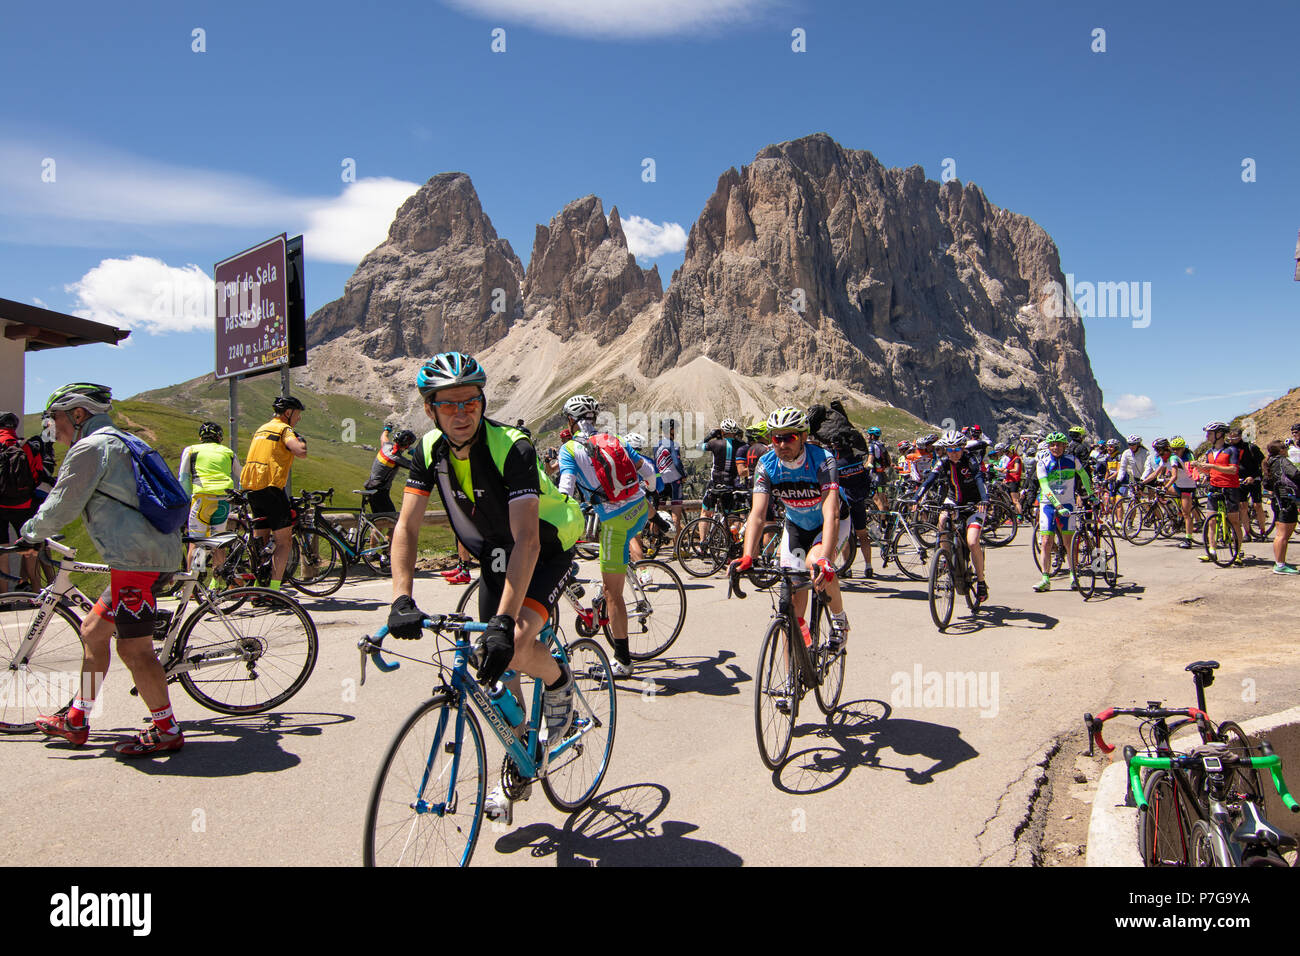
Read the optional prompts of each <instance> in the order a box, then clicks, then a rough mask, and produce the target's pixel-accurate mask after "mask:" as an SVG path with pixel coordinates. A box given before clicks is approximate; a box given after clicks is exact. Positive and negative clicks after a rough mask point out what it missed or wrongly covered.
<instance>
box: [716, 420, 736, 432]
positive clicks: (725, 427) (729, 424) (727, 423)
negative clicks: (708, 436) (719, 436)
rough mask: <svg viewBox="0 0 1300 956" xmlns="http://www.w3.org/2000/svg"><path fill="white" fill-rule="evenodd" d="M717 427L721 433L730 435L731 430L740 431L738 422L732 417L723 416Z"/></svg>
mask: <svg viewBox="0 0 1300 956" xmlns="http://www.w3.org/2000/svg"><path fill="white" fill-rule="evenodd" d="M718 429H719V431H721V432H722V433H723V434H726V435H730V434H732V433H733V432H738V431H740V422H738V421H736V420H735V419H734V418H724V419H723V420H722V424H720V425H719V426H718Z"/></svg>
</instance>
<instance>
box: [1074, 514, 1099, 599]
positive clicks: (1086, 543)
mask: <svg viewBox="0 0 1300 956" xmlns="http://www.w3.org/2000/svg"><path fill="white" fill-rule="evenodd" d="M1070 549H1071V551H1072V552H1073V553H1072V554H1071V555H1070V559H1071V560H1072V561H1073V562H1074V569H1075V573H1076V575H1077V576H1078V579H1079V593H1080V594H1082V595H1083V599H1084V600H1085V601H1086V600H1088V599H1089V598H1091V597H1092V596H1093V595H1094V594H1096V593H1097V561H1098V558H1099V554H1098V549H1097V547H1096V543H1095V542H1094V541H1093V540H1092V535H1091V534H1090V533H1088V532H1086V531H1080V532H1079V533H1078V534H1076V535H1075V536H1074V541H1073V542H1072V543H1071V545H1070Z"/></svg>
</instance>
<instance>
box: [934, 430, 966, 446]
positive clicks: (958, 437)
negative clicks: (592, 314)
mask: <svg viewBox="0 0 1300 956" xmlns="http://www.w3.org/2000/svg"><path fill="white" fill-rule="evenodd" d="M935 444H936V445H937V446H939V447H940V448H964V447H965V446H966V436H965V435H963V434H962V433H961V432H959V431H946V432H944V433H943V436H942V437H941V438H940V439H939V440H938V441H936V442H935Z"/></svg>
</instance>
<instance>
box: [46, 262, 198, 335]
mask: <svg viewBox="0 0 1300 956" xmlns="http://www.w3.org/2000/svg"><path fill="white" fill-rule="evenodd" d="M65 289H66V291H68V292H71V293H74V294H75V295H76V297H77V302H76V307H75V308H74V309H73V310H72V314H73V315H77V316H80V317H81V318H83V319H92V320H94V321H96V322H104V323H107V324H108V325H115V326H118V327H119V328H128V329H138V330H142V331H145V332H149V333H154V334H156V333H161V332H195V331H206V330H209V329H211V328H212V327H213V326H212V312H213V308H214V300H215V295H214V292H213V283H212V279H211V278H209V276H208V275H207V273H206V272H204V271H203V270H202V269H201V268H199V267H198V266H196V265H194V264H193V263H190V264H189V265H187V266H185V268H183V269H179V268H177V267H175V266H169V265H167V264H166V263H165V262H162V261H161V260H159V259H151V258H148V257H146V256H131V257H130V258H129V259H105V260H103V261H102V262H101V263H100V264H99V265H97V266H95V267H94V268H93V269H91V270H90V271H89V272H87V273H86V274H85V275H84V276H82V277H81V278H80V279H78V280H77V281H76V282H73V283H70V284H68V285H67V286H65ZM127 341H128V342H129V341H130V339H127Z"/></svg>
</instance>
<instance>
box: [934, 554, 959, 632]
mask: <svg viewBox="0 0 1300 956" xmlns="http://www.w3.org/2000/svg"><path fill="white" fill-rule="evenodd" d="M956 593H957V581H956V578H955V576H954V574H953V570H952V559H951V558H950V557H949V556H948V554H947V553H946V552H945V551H944V550H943V549H942V548H937V549H936V550H935V552H934V554H933V555H932V556H931V558H930V586H929V588H928V589H927V596H928V597H929V599H930V617H931V618H932V619H933V620H934V626H935V627H937V628H938V629H939V630H941V631H942V630H944V629H945V628H947V626H948V622H949V621H951V620H952V605H953V600H954V599H955V597H956Z"/></svg>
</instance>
